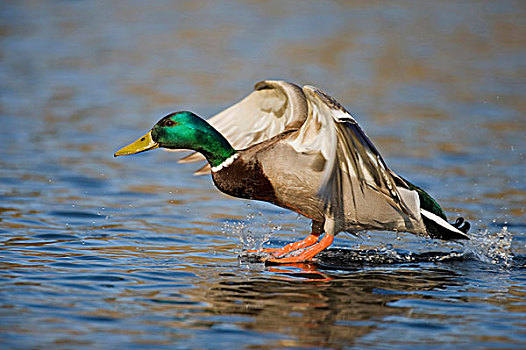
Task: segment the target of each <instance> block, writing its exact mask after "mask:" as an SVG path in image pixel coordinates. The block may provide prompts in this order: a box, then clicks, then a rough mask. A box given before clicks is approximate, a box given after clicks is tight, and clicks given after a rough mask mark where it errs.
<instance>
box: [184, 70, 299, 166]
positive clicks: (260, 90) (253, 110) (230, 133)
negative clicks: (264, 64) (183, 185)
mask: <svg viewBox="0 0 526 350" xmlns="http://www.w3.org/2000/svg"><path fill="white" fill-rule="evenodd" d="M306 117H307V101H306V99H305V95H304V93H303V91H302V90H301V88H300V87H298V86H297V85H295V84H292V83H288V82H284V81H272V80H266V81H261V82H259V83H257V84H256V85H255V87H254V91H253V92H252V93H251V94H249V95H248V96H247V97H245V98H244V99H243V100H241V101H240V102H238V103H236V104H235V105H233V106H231V107H229V108H227V109H225V110H224V111H222V112H219V113H218V114H216V115H215V116H213V117H212V118H210V119H208V123H210V124H211V125H212V126H213V127H214V128H216V129H217V130H218V131H219V132H220V133H221V134H222V135H223V136H224V137H225V138H226V139H227V140H228V141H229V142H230V144H231V145H232V147H234V148H235V149H245V148H247V147H250V146H251V145H254V144H256V143H259V142H262V141H264V140H267V139H269V138H271V137H274V136H276V135H278V134H280V133H282V132H284V131H286V130H290V129H298V128H299V127H301V125H302V124H303V123H304V122H305V119H306ZM201 160H204V157H203V156H202V155H201V154H199V153H192V154H190V155H189V156H187V157H184V158H182V159H181V160H180V161H179V162H181V163H189V162H197V161H201ZM209 171H210V167H209V165H208V164H207V165H206V166H205V167H203V168H201V169H199V170H198V171H197V172H196V173H195V174H196V175H199V174H206V173H209Z"/></svg>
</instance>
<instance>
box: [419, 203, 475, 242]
mask: <svg viewBox="0 0 526 350" xmlns="http://www.w3.org/2000/svg"><path fill="white" fill-rule="evenodd" d="M422 219H423V220H424V224H425V225H426V231H427V233H428V234H429V236H430V237H431V238H438V239H443V240H447V241H449V240H458V239H469V236H467V235H466V233H467V232H468V230H469V228H470V227H471V225H470V224H469V222H467V221H465V220H464V218H458V219H457V220H456V221H455V222H454V223H453V224H450V223H449V222H447V221H446V220H444V219H442V218H440V217H439V216H437V215H435V214H433V213H430V212H428V211H427V210H422Z"/></svg>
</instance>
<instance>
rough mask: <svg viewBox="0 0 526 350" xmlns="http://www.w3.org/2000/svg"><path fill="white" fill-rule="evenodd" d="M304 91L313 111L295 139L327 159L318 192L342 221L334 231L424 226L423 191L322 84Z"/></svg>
mask: <svg viewBox="0 0 526 350" xmlns="http://www.w3.org/2000/svg"><path fill="white" fill-rule="evenodd" d="M303 90H304V92H305V96H306V97H307V101H308V108H309V114H308V118H307V120H306V121H305V123H304V125H303V126H302V127H301V129H300V130H299V131H298V133H297V135H296V137H295V138H293V139H292V140H291V141H290V144H291V145H292V147H294V148H295V150H296V151H297V152H306V153H319V154H321V155H322V156H323V158H324V159H325V166H324V170H323V175H322V180H321V185H320V188H319V192H318V195H319V196H320V198H322V200H323V201H324V203H325V206H326V210H327V213H328V216H329V219H332V220H334V222H335V223H336V224H338V225H341V227H335V228H334V230H335V231H340V230H342V231H347V230H349V228H350V227H352V228H356V229H361V228H362V229H368V228H384V229H394V230H396V229H400V230H403V231H409V232H419V231H421V230H422V229H423V227H422V221H421V218H420V214H419V199H418V195H417V194H416V192H414V191H410V190H408V189H407V184H406V183H405V181H404V180H403V179H401V178H400V177H398V176H397V175H396V174H395V173H394V172H392V171H391V170H390V169H389V168H388V167H387V165H386V164H385V162H384V160H383V159H382V157H381V155H380V153H379V152H378V150H377V149H376V147H375V146H374V145H373V143H372V142H371V141H370V140H369V138H368V137H367V135H366V134H365V133H364V132H363V130H362V129H361V128H360V126H359V125H358V123H357V122H356V120H355V119H354V118H353V117H352V115H351V114H350V113H349V112H348V111H347V110H345V108H343V107H342V106H341V105H340V104H339V103H338V102H337V101H336V100H334V99H333V98H332V97H330V96H328V95H327V94H325V93H324V92H323V91H321V90H320V89H318V88H316V87H313V86H305V87H304V88H303Z"/></svg>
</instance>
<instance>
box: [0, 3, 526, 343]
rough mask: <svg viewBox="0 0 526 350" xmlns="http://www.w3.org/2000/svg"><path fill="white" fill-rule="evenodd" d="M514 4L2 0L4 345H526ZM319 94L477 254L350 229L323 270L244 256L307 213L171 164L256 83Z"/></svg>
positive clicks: (524, 122)
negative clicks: (173, 115)
mask: <svg viewBox="0 0 526 350" xmlns="http://www.w3.org/2000/svg"><path fill="white" fill-rule="evenodd" d="M524 38H526V8H525V6H524V4H523V3H522V2H521V1H499V2H492V1H466V2H463V3H461V4H457V3H455V2H436V3H434V2H433V3H431V2H420V1H404V2H385V3H384V2H373V3H369V2H359V1H358V2H337V1H324V2H315V1H301V2H300V1H297V2H295V1H287V2H278V1H270V2H242V1H226V2H192V1H188V2H186V1H178V2H172V1H156V2H148V3H146V2H142V1H105V2H88V1H48V2H37V1H16V2H15V1H13V2H2V3H1V4H0V82H1V84H0V126H1V128H0V138H1V140H2V141H1V148H2V151H1V152H0V169H1V170H0V345H1V347H2V348H9V349H28V348H31V349H49V348H53V349H72V348H74V349H94V348H95V349H110V348H126V349H164V348H166V349H219V348H229V349H234V348H235V349H237V348H258V349H276V348H280V349H281V348H283V349H343V348H345V349H361V348H371V349H407V348H409V347H411V348H418V349H429V348H439V349H441V348H448V349H449V348H451V347H452V346H453V347H456V348H479V349H489V348H499V349H502V348H516V349H520V348H524V347H525V346H526V277H525V274H524V272H525V271H526V270H525V266H526V220H525V207H526V205H525V203H526V182H525V181H524V174H525V173H526V166H525V158H526V136H525V135H526V118H525V113H526V106H525V104H524V101H526V41H525V39H524ZM267 78H273V79H276V78H280V79H286V80H290V81H293V82H297V83H299V84H312V85H316V86H319V87H320V88H322V89H324V90H325V91H327V92H328V93H329V94H331V95H332V96H334V97H335V98H337V99H338V100H339V101H340V102H341V103H342V104H343V105H345V106H346V107H347V108H348V109H349V110H350V111H351V112H352V113H353V115H354V116H355V117H356V119H358V121H359V122H360V124H361V125H362V127H363V128H364V129H365V130H366V132H367V134H368V135H369V136H370V137H371V139H372V140H373V142H374V143H375V144H376V146H377V147H378V149H379V150H380V152H381V153H382V154H383V155H384V158H385V159H386V161H387V163H388V165H389V166H390V167H391V168H393V169H394V170H395V171H397V172H398V173H400V174H401V175H403V176H404V177H407V178H408V179H410V180H411V181H412V182H414V183H416V184H418V185H420V186H422V187H423V188H425V189H427V190H428V191H429V192H430V193H431V194H432V195H433V196H434V197H435V198H436V199H437V200H438V201H439V202H440V203H441V204H442V205H443V207H444V209H445V210H446V212H447V213H448V215H449V216H450V217H451V218H454V217H457V216H463V217H465V218H466V219H467V220H469V221H470V222H471V223H472V225H473V226H472V230H471V234H472V237H473V239H472V240H471V241H470V242H469V243H467V244H465V245H460V244H457V243H444V242H439V241H432V240H426V239H424V238H421V237H414V236H411V235H408V234H398V235H396V234H393V233H386V232H367V233H365V234H362V235H361V236H360V237H354V236H351V235H347V234H341V235H339V236H338V237H337V238H336V239H335V242H334V244H333V247H332V248H331V249H330V250H328V251H326V252H323V253H322V254H320V256H319V257H318V261H317V262H316V263H313V264H298V265H295V266H264V265H263V264H261V263H258V262H255V261H254V259H251V258H250V257H247V256H246V255H245V254H244V253H243V249H246V248H259V247H279V246H281V245H283V244H286V243H288V242H291V241H294V240H298V239H300V238H303V237H304V236H305V235H306V234H307V232H308V230H309V229H310V226H309V221H308V220H306V219H305V218H301V217H298V216H297V215H296V214H293V213H290V212H288V211H285V210H282V209H280V208H276V207H274V206H271V205H269V204H265V203H256V202H250V201H243V200H238V199H234V198H230V197H227V196H224V195H222V194H221V193H219V192H218V191H217V190H215V188H214V186H213V184H212V182H211V181H210V177H209V176H203V177H195V176H193V175H192V172H193V170H195V169H196V168H197V167H198V166H196V165H195V164H177V163H176V160H177V159H178V156H179V154H178V153H171V152H162V151H159V150H156V151H152V152H148V153H146V154H139V155H136V156H132V157H125V158H118V159H115V158H113V152H114V151H115V150H117V149H118V148H120V147H121V146H123V145H125V144H127V143H129V142H131V141H133V140H135V139H136V138H138V137H140V136H141V135H143V134H144V133H145V132H146V131H147V130H148V129H149V128H151V126H152V125H153V124H154V123H155V122H156V121H157V120H158V119H160V118H161V117H162V116H163V115H165V114H167V113H169V112H171V111H174V110H181V109H189V110H192V111H194V112H196V113H198V114H199V115H202V116H204V117H207V116H210V115H212V114H214V113H216V112H217V111H219V110H221V109H223V108H225V107H227V106H228V105H230V104H232V103H234V102H236V101H237V100H239V99H240V98H242V97H243V96H244V95H246V94H247V93H249V92H250V90H251V88H252V85H253V84H254V83H255V82H257V81H258V80H261V79H267Z"/></svg>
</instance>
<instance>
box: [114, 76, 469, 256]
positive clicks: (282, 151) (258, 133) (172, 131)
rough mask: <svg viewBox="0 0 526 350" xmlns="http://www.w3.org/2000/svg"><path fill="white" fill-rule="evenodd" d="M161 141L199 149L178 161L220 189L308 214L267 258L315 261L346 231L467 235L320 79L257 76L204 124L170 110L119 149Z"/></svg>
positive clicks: (162, 144) (447, 237)
mask: <svg viewBox="0 0 526 350" xmlns="http://www.w3.org/2000/svg"><path fill="white" fill-rule="evenodd" d="M158 147H163V148H167V149H171V150H177V149H186V150H188V149H190V150H194V151H196V152H195V153H192V154H190V155H189V156H187V157H185V158H183V159H182V160H181V161H182V162H192V161H199V160H206V161H207V163H208V164H207V165H206V166H205V167H203V168H201V169H200V170H198V171H197V173H198V174H203V173H208V172H211V174H212V180H213V182H214V184H215V185H216V187H217V188H218V189H219V190H220V191H222V192H223V193H226V194H228V195H230V196H234V197H238V198H245V199H256V200H261V201H265V202H270V203H273V204H275V205H277V206H280V207H282V208H286V209H290V210H292V211H294V212H296V213H299V214H301V215H304V216H306V217H308V218H310V219H312V229H311V233H310V234H309V235H308V236H307V237H306V238H305V239H302V240H300V241H298V242H295V243H290V244H288V245H286V246H284V247H283V248H280V249H264V251H265V252H267V253H269V254H267V257H266V258H264V260H266V261H268V262H273V263H295V262H304V261H309V260H311V259H312V258H313V257H314V256H315V255H316V254H318V253H319V252H320V251H322V250H323V249H325V248H327V247H328V246H329V245H331V244H332V242H333V239H334V236H335V235H336V234H338V233H339V232H344V231H345V232H350V233H354V234H357V233H358V232H359V231H363V230H388V231H404V232H410V233H413V234H417V235H424V236H428V237H431V238H438V239H442V240H461V239H469V237H468V236H467V235H466V233H467V231H468V229H469V226H470V225H469V223H468V222H465V221H464V220H463V219H462V218H459V219H458V220H457V221H456V222H455V223H454V224H450V223H448V222H447V218H446V215H445V213H444V211H443V210H442V208H441V207H440V206H439V204H438V203H437V202H436V201H435V200H434V199H433V198H432V197H431V196H430V195H429V194H427V193H426V192H425V191H424V190H423V189H421V188H419V187H418V186H415V185H413V184H412V183H411V182H409V181H407V180H406V179H404V178H402V177H401V176H399V175H397V174H396V173H395V172H393V171H392V170H391V169H389V167H387V165H386V163H385V162H384V160H383V159H382V156H381V155H380V153H379V152H378V150H377V149H376V147H375V146H374V145H373V143H372V142H371V140H370V139H369V138H368V137H367V136H366V134H365V133H364V132H363V130H362V129H361V128H360V126H359V125H358V123H357V122H356V119H355V118H354V117H353V116H352V115H351V114H350V113H349V112H348V111H347V110H346V109H345V108H344V107H342V106H341V105H340V104H339V103H338V102H337V101H336V100H335V99H334V98H332V97H330V96H329V95H327V94H326V93H325V92H323V91H322V90H320V89H318V88H316V87H314V86H304V87H303V88H300V87H299V86H297V85H295V84H292V83H288V82H284V81H262V82H259V83H257V84H256V85H255V90H254V91H253V92H252V93H250V94H249V95H248V96H247V97H245V98H244V99H243V100H241V101H240V102H238V103H236V104H234V105H233V106H231V107H229V108H227V109H226V110H224V111H222V112H220V113H219V114H217V115H215V116H214V117H212V118H211V119H209V120H208V122H207V121H205V120H203V119H201V118H200V117H198V116H197V115H195V114H194V113H192V112H188V111H183V112H176V113H172V114H169V115H167V116H165V117H164V118H162V119H161V120H160V121H159V122H158V123H157V124H155V125H154V127H153V128H152V129H151V130H150V131H149V132H148V133H147V134H146V135H144V136H143V137H141V138H140V139H138V140H137V141H135V142H133V143H131V144H130V145H128V146H125V147H123V148H122V149H120V150H118V151H117V152H116V153H115V156H122V155H129V154H135V153H139V152H144V151H148V150H152V149H154V148H158ZM320 237H321V238H320Z"/></svg>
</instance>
